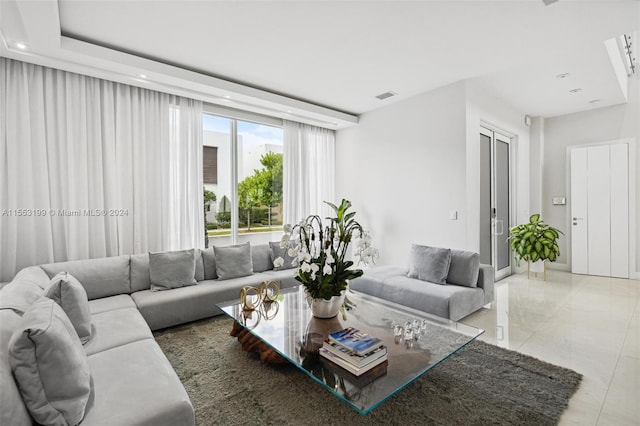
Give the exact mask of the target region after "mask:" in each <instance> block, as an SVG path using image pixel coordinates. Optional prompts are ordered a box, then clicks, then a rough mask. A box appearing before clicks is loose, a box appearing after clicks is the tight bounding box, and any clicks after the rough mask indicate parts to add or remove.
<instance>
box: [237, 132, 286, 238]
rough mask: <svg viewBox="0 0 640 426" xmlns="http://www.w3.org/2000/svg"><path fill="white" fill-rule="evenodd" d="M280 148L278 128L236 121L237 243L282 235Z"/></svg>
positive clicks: (281, 133)
mask: <svg viewBox="0 0 640 426" xmlns="http://www.w3.org/2000/svg"><path fill="white" fill-rule="evenodd" d="M282 148H283V130H282V128H279V127H274V126H268V125H264V124H257V123H251V122H247V121H238V228H239V229H238V234H239V235H238V239H237V241H238V242H239V243H243V242H245V241H251V243H252V244H253V243H255V244H258V243H266V242H269V241H277V240H279V239H280V237H281V235H282V155H283V154H282Z"/></svg>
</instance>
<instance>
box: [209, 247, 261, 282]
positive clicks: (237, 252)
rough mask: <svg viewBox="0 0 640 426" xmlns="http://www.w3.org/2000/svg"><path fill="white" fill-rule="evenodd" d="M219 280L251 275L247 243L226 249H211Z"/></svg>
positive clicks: (251, 265)
mask: <svg viewBox="0 0 640 426" xmlns="http://www.w3.org/2000/svg"><path fill="white" fill-rule="evenodd" d="M213 252H214V253H215V256H216V273H217V274H218V279H219V280H229V279H232V278H239V277H246V276H248V275H251V274H253V260H252V258H251V245H250V244H249V243H248V242H247V243H244V244H237V245H234V246H226V247H216V246H214V247H213Z"/></svg>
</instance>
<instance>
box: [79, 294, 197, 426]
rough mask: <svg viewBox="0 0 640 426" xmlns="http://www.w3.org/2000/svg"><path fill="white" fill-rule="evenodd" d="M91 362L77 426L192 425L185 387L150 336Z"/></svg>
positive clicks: (192, 420) (94, 357)
mask: <svg viewBox="0 0 640 426" xmlns="http://www.w3.org/2000/svg"><path fill="white" fill-rule="evenodd" d="M147 291H148V290H147ZM172 291H173V290H172ZM160 293H166V292H160ZM89 367H90V368H91V376H92V385H93V395H92V398H91V400H90V401H89V404H87V410H86V414H85V418H84V420H83V422H82V423H81V426H82V425H93V426H95V425H104V426H112V425H140V426H142V425H153V426H175V425H193V424H195V419H194V412H193V407H192V406H191V402H190V401H189V397H188V395H187V393H186V391H185V389H184V386H183V385H182V383H181V382H180V379H178V376H177V375H176V373H175V371H174V369H173V367H171V364H170V363H169V361H168V360H167V358H166V357H165V355H164V354H163V353H162V350H161V349H160V347H159V346H158V344H157V343H156V342H155V341H154V340H153V339H144V340H138V341H136V342H132V343H129V344H126V345H122V346H118V347H115V348H113V349H109V350H107V351H103V352H99V353H96V354H95V355H91V356H89Z"/></svg>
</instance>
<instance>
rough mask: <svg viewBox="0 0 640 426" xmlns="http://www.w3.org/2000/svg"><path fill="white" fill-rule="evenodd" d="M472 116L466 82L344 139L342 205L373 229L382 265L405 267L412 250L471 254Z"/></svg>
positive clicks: (392, 108) (371, 115)
mask: <svg viewBox="0 0 640 426" xmlns="http://www.w3.org/2000/svg"><path fill="white" fill-rule="evenodd" d="M465 114H466V111H465V84H464V82H461V83H455V84H452V85H450V86H446V87H443V88H440V89H437V90H434V91H432V92H429V93H425V94H421V95H418V96H415V97H412V98H410V99H407V100H403V101H399V102H397V103H394V104H391V105H389V106H387V107H384V108H380V109H377V110H374V111H371V112H368V113H365V114H363V115H362V116H360V121H359V124H358V125H357V126H353V127H349V128H347V129H343V130H340V131H338V132H337V136H336V198H337V199H340V198H347V199H350V200H351V201H352V202H353V205H354V208H355V211H357V212H358V215H357V216H356V218H357V219H358V220H359V221H360V222H361V223H362V224H363V226H365V227H367V228H369V229H371V230H372V232H373V238H374V244H375V245H376V247H378V249H379V250H380V261H379V262H378V264H379V265H387V264H395V265H406V264H407V261H408V253H409V249H410V246H411V243H422V244H429V245H435V246H445V247H452V248H465V247H466V235H465V231H466V220H467V218H466V164H465V163H466V160H465V150H466V127H465ZM451 210H457V211H458V220H455V221H454V220H450V219H449V213H450V211H451Z"/></svg>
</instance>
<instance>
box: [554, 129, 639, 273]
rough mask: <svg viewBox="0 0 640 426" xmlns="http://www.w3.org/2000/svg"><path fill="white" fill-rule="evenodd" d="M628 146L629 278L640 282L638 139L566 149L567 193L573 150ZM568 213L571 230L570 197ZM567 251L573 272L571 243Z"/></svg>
mask: <svg viewBox="0 0 640 426" xmlns="http://www.w3.org/2000/svg"><path fill="white" fill-rule="evenodd" d="M625 143H626V144H627V146H628V151H627V153H628V156H629V278H630V279H636V280H640V271H638V269H637V268H638V262H636V256H637V251H636V247H637V245H636V244H637V238H636V233H637V230H636V220H634V218H636V217H637V216H636V163H637V161H636V158H637V157H636V149H637V148H636V139H634V138H623V139H614V140H610V141H602V142H592V143H585V144H576V145H569V146H567V148H566V154H565V183H566V186H565V191H566V192H565V193H566V194H571V150H572V149H574V148H588V147H593V146H602V145H615V144H625ZM568 198H569V200H568V202H567V213H566V215H565V229H567V230H570V229H571V227H572V220H571V219H572V216H571V209H572V207H573V205H572V200H571V197H568ZM566 251H567V270H568V271H571V259H572V255H573V253H572V252H571V241H569V242H568V243H567V244H566Z"/></svg>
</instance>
